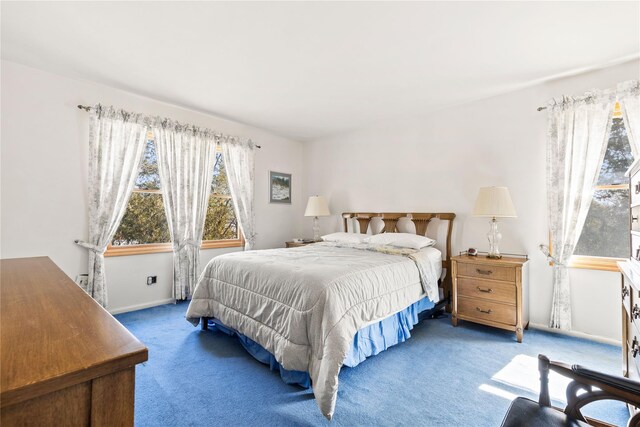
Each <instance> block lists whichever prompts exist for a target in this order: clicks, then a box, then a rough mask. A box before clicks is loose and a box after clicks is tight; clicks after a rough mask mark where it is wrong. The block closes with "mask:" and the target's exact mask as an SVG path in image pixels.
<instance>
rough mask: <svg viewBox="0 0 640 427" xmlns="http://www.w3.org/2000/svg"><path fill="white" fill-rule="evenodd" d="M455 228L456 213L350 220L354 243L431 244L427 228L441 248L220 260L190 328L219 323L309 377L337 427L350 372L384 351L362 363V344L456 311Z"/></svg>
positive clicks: (195, 305) (198, 295)
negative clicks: (412, 239) (358, 236)
mask: <svg viewBox="0 0 640 427" xmlns="http://www.w3.org/2000/svg"><path fill="white" fill-rule="evenodd" d="M454 218H455V214H453V213H364V214H363V213H345V214H343V222H344V230H345V231H351V232H355V233H365V232H367V230H369V231H370V233H371V234H379V233H382V232H384V233H394V232H397V231H399V232H403V233H412V234H417V235H422V236H425V235H427V234H428V231H430V230H431V227H429V224H430V223H438V226H436V227H433V230H431V232H432V233H434V232H435V234H436V236H434V237H438V239H437V241H439V242H441V243H439V244H436V247H435V248H434V247H430V248H422V249H409V248H396V247H390V246H387V245H383V246H381V245H371V244H367V243H354V244H348V243H344V242H338V243H336V242H324V243H316V244H313V245H308V246H304V247H298V248H290V249H269V250H260V251H248V252H237V253H231V254H226V255H223V256H220V257H216V258H214V259H213V260H211V262H210V263H209V264H208V265H207V267H206V268H205V270H204V272H203V274H202V276H201V277H200V280H199V282H198V285H197V287H196V289H195V291H194V295H193V298H192V300H191V303H190V304H189V308H188V310H187V320H189V321H190V322H192V323H193V324H194V325H197V324H198V323H201V324H202V326H203V329H206V328H207V327H208V326H209V321H210V319H215V322H217V323H216V324H217V326H219V327H221V328H223V329H226V330H227V331H228V332H231V333H237V334H238V335H239V336H240V337H241V340H242V341H243V345H244V346H245V348H247V347H252V348H254V349H256V350H258V353H260V351H259V350H263V352H262V353H261V356H262V357H263V358H264V357H266V358H271V359H270V361H271V362H272V363H276V364H278V366H279V367H280V368H282V370H284V371H286V372H294V373H298V374H305V373H306V374H308V376H309V378H310V380H311V383H312V385H313V393H314V395H315V398H316V402H317V403H318V406H319V407H320V410H321V411H322V413H323V414H324V415H325V416H326V417H327V418H328V419H331V418H332V417H333V414H334V412H335V407H336V397H337V390H338V374H339V372H340V369H341V367H342V366H343V364H344V363H345V362H347V363H351V364H352V365H353V364H357V363H359V362H361V361H362V360H364V358H366V357H367V356H369V355H373V354H376V351H379V350H380V348H374V349H364V350H363V352H361V353H358V354H355V355H354V354H353V351H352V350H353V348H354V343H357V341H358V335H359V334H365V333H366V332H367V328H369V329H370V328H372V327H373V328H378V327H381V325H383V324H384V322H387V323H389V322H391V323H393V322H394V319H398V318H399V317H401V318H402V319H409V320H405V322H406V323H407V324H405V325H401V326H403V327H404V328H407V327H409V328H410V327H412V326H413V324H412V323H413V322H417V313H418V312H419V311H421V309H425V308H429V309H438V308H439V307H442V306H443V305H445V304H447V303H448V301H449V298H450V292H451V273H450V271H451V268H450V259H451V249H450V248H451V233H452V226H453V220H454ZM442 224H445V225H446V226H445V227H443V225H442ZM374 225H375V226H374ZM443 228H444V233H443V232H442V230H443ZM434 259H435V260H437V261H436V262H435V263H434ZM438 263H439V264H440V265H437V264H438ZM438 267H439V268H438ZM394 316H395V317H394ZM407 316H408V317H407ZM402 319H401V320H402ZM389 327H390V328H393V325H391V326H389ZM401 341H402V339H400V340H399V342H401ZM247 349H248V350H249V348H247ZM250 352H251V353H252V354H253V355H254V357H257V356H256V354H254V352H252V351H250ZM258 358H259V357H258ZM263 361H266V360H263ZM281 374H282V371H281Z"/></svg>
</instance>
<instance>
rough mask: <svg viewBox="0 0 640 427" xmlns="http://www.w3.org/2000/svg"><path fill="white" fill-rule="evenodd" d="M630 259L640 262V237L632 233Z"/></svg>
mask: <svg viewBox="0 0 640 427" xmlns="http://www.w3.org/2000/svg"><path fill="white" fill-rule="evenodd" d="M629 257H630V258H633V259H634V260H636V261H640V236H638V235H636V234H633V233H631V247H630V248H629Z"/></svg>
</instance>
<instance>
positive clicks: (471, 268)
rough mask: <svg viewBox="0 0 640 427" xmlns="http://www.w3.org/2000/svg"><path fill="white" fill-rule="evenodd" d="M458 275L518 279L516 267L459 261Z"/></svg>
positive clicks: (509, 280) (507, 280) (510, 280)
mask: <svg viewBox="0 0 640 427" xmlns="http://www.w3.org/2000/svg"><path fill="white" fill-rule="evenodd" d="M458 275H460V276H468V277H479V278H482V279H493V280H504V281H505V282H514V281H515V280H516V270H515V268H513V267H501V266H497V265H486V264H485V265H481V264H467V263H458Z"/></svg>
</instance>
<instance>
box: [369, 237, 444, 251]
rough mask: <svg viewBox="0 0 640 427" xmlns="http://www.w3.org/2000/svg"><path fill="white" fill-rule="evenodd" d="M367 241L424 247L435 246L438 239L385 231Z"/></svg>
mask: <svg viewBox="0 0 640 427" xmlns="http://www.w3.org/2000/svg"><path fill="white" fill-rule="evenodd" d="M367 243H372V244H374V245H390V246H396V247H399V248H410V249H422V248H426V247H427V246H433V245H435V244H436V241H435V240H433V239H430V238H428V237H425V236H420V235H418V234H410V233H383V234H376V235H375V236H371V237H369V238H368V239H367Z"/></svg>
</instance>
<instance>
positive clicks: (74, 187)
mask: <svg viewBox="0 0 640 427" xmlns="http://www.w3.org/2000/svg"><path fill="white" fill-rule="evenodd" d="M1 78H2V80H1V85H2V95H1V96H2V100H1V107H2V124H1V136H2V147H1V157H2V159H1V167H2V171H1V181H2V182H1V192H2V193H1V197H2V207H1V210H0V213H1V227H2V228H1V240H0V250H1V256H2V258H14V257H31V256H40V255H46V256H49V257H50V258H51V259H53V261H54V262H56V263H57V264H58V265H59V266H60V267H61V268H62V269H63V270H64V272H65V273H66V274H67V275H69V276H70V277H71V278H75V277H76V275H77V274H80V273H86V272H87V265H86V264H87V254H86V250H84V249H82V248H80V247H78V246H77V245H75V244H74V243H73V240H74V239H78V238H79V239H86V238H87V230H88V228H87V188H86V185H87V184H86V183H87V152H88V126H89V125H88V123H89V121H88V114H87V113H86V112H84V111H80V110H78V109H77V108H76V105H77V104H86V105H92V104H94V103H96V102H101V103H103V104H113V105H116V106H120V107H122V108H125V109H128V110H132V111H138V112H143V113H147V114H157V115H160V116H167V117H171V118H173V119H176V120H178V121H182V122H188V123H193V124H196V125H199V126H204V127H209V128H212V129H215V130H218V131H221V132H224V133H229V134H233V135H240V136H243V137H250V138H252V139H253V140H255V141H256V142H257V143H258V144H260V145H262V149H261V150H257V153H256V171H255V173H256V187H255V197H256V199H255V211H256V230H257V233H258V235H257V240H256V246H257V247H258V248H270V247H281V246H283V245H284V241H285V240H288V239H290V238H291V237H294V236H298V235H300V232H301V230H300V228H299V227H300V226H301V219H300V218H301V217H302V214H303V210H304V205H305V202H306V197H304V199H305V200H303V193H302V181H303V176H302V174H303V170H302V159H303V154H302V145H301V144H300V143H299V142H296V141H292V140H288V139H285V138H282V137H279V136H276V135H273V134H270V133H267V132H265V131H262V130H260V129H257V128H254V127H251V126H246V125H243V124H240V123H235V122H231V121H228V120H223V119H219V118H216V117H212V116H210V115H206V114H201V113H198V112H195V111H190V110H186V109H183V108H180V107H176V106H173V105H169V104H166V103H162V102H158V101H155V100H152V99H149V98H144V97H139V96H136V95H133V94H130V93H127V92H123V91H120V90H116V89H113V88H110V87H107V86H102V85H97V84H93V83H88V82H84V81H79V80H74V79H69V78H66V77H61V76H59V75H56V74H51V73H48V72H44V71H40V70H36V69H33V68H28V67H25V66H22V65H18V64H15V63H12V62H8V61H2V77H1ZM211 96H215V94H211ZM269 170H276V171H280V172H288V173H291V174H293V194H292V201H293V203H292V205H275V204H274V205H271V204H269V203H268V171H269ZM232 250H237V249H232ZM226 251H229V250H228V249H227V250H222V249H221V250H205V251H202V265H205V264H206V262H207V261H208V260H209V259H211V258H212V257H213V256H215V255H217V254H220V253H224V252H226ZM106 273H107V280H108V297H109V309H110V310H111V311H122V310H126V309H130V308H135V307H142V306H148V305H153V304H156V303H158V302H162V301H168V300H169V299H170V298H171V285H170V283H171V275H172V266H171V254H170V253H162V254H151V255H135V256H124V257H112V258H107V261H106ZM149 275H157V276H158V283H157V284H156V285H154V286H147V285H146V277H147V276H149Z"/></svg>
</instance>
